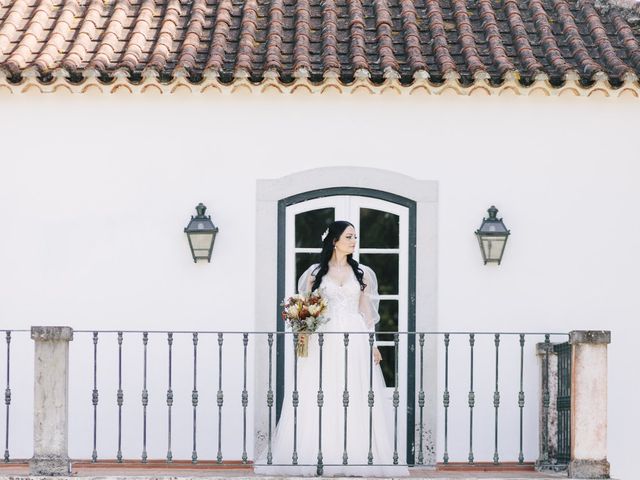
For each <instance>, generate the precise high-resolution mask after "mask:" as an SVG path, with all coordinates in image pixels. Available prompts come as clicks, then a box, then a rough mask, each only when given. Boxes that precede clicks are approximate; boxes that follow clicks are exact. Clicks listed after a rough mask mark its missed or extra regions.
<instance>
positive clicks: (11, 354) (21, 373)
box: [0, 329, 33, 463]
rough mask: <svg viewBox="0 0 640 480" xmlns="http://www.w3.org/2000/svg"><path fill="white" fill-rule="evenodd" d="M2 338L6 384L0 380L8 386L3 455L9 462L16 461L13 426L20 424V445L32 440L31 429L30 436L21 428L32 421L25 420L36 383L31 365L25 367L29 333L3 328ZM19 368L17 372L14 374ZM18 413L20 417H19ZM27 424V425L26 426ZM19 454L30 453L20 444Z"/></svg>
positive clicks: (3, 369)
mask: <svg viewBox="0 0 640 480" xmlns="http://www.w3.org/2000/svg"><path fill="white" fill-rule="evenodd" d="M0 335H1V337H0V339H4V343H5V348H4V352H3V353H4V355H2V354H0V358H3V359H4V360H5V365H4V368H2V367H0V372H2V373H4V379H3V380H4V381H3V382H2V380H0V382H2V383H3V384H4V386H5V390H4V404H5V408H4V425H3V428H2V430H1V431H2V433H3V434H4V442H3V443H4V455H3V460H4V463H9V462H12V461H13V460H14V455H13V452H12V444H13V438H12V436H11V434H12V429H11V425H19V426H20V427H21V428H19V432H18V433H19V434H20V437H19V438H18V439H17V440H18V441H19V442H24V441H25V439H26V438H28V440H30V438H31V437H30V432H31V431H30V430H28V432H29V434H27V435H25V432H24V430H25V429H24V428H22V426H23V425H24V424H25V420H27V421H28V420H30V418H29V419H26V418H25V414H26V413H27V412H26V407H30V406H31V402H32V393H33V392H32V388H33V380H32V376H31V375H29V374H30V373H31V371H30V368H29V366H28V365H29V364H27V365H25V364H24V362H23V357H24V355H25V353H26V352H25V344H27V345H28V342H29V330H24V329H13V330H2V329H0ZM16 341H18V351H17V353H18V358H17V361H16V349H15V343H16ZM16 367H17V368H18V369H19V370H18V372H15V370H16ZM16 373H17V377H18V381H19V385H18V389H17V394H16V388H15V385H14V383H15V377H16ZM25 377H28V380H30V383H31V385H30V386H31V388H28V387H29V385H27V388H25V384H27V383H28V381H27V379H26V378H25ZM16 406H17V407H19V409H18V411H17V412H16V411H14V410H15V407H16ZM16 414H17V415H16ZM27 424H28V423H27ZM20 447H22V448H19V452H20V453H21V454H24V453H25V452H27V451H28V449H25V448H24V446H23V445H20Z"/></svg>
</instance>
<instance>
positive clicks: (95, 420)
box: [91, 332, 98, 463]
mask: <svg viewBox="0 0 640 480" xmlns="http://www.w3.org/2000/svg"><path fill="white" fill-rule="evenodd" d="M91 403H92V404H93V452H91V462H92V463H96V461H97V460H98V450H97V430H98V332H93V391H92V392H91Z"/></svg>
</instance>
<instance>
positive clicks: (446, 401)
mask: <svg viewBox="0 0 640 480" xmlns="http://www.w3.org/2000/svg"><path fill="white" fill-rule="evenodd" d="M442 405H444V455H443V457H442V461H443V462H444V463H445V464H446V463H449V453H448V452H447V440H448V431H449V334H448V333H445V334H444V394H443V395H442Z"/></svg>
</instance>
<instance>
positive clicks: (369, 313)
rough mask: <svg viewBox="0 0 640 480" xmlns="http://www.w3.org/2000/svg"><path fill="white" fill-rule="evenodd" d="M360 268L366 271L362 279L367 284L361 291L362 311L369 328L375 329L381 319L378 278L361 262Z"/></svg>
mask: <svg viewBox="0 0 640 480" xmlns="http://www.w3.org/2000/svg"><path fill="white" fill-rule="evenodd" d="M360 268H361V269H362V271H363V272H364V278H363V279H362V280H363V281H364V283H365V284H366V285H367V286H366V287H365V289H364V290H363V291H362V292H361V293H360V313H361V314H362V316H363V317H364V322H365V325H366V326H367V328H368V329H369V330H371V331H373V330H374V329H375V325H376V323H378V322H379V321H380V314H379V313H378V307H379V306H380V295H378V279H377V278H376V274H375V273H374V272H373V270H371V269H370V268H369V267H367V266H365V265H362V264H361V265H360Z"/></svg>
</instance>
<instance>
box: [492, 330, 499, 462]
mask: <svg viewBox="0 0 640 480" xmlns="http://www.w3.org/2000/svg"><path fill="white" fill-rule="evenodd" d="M493 343H494V344H495V346H496V387H495V390H494V392H493V408H494V409H495V424H494V433H493V435H494V440H495V448H494V452H493V463H494V464H495V465H497V464H498V463H499V462H500V457H499V455H498V408H499V407H500V390H499V388H498V355H499V353H498V349H499V348H500V334H499V333H496V334H495V336H494V339H493Z"/></svg>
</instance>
